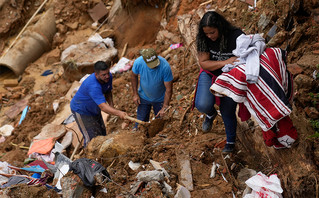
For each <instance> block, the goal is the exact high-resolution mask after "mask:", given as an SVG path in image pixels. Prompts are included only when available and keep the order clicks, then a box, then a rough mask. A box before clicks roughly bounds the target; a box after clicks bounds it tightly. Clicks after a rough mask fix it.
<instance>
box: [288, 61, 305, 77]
mask: <svg viewBox="0 0 319 198" xmlns="http://www.w3.org/2000/svg"><path fill="white" fill-rule="evenodd" d="M287 69H288V71H289V72H290V73H291V74H292V75H294V76H296V75H298V74H301V73H302V72H303V68H301V67H300V66H299V65H298V64H297V63H294V64H288V66H287Z"/></svg>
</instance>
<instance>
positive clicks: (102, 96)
mask: <svg viewBox="0 0 319 198" xmlns="http://www.w3.org/2000/svg"><path fill="white" fill-rule="evenodd" d="M112 79H113V77H112V75H111V73H110V64H109V63H106V62H103V61H98V62H96V63H95V64H94V73H93V74H91V75H90V76H89V77H87V78H86V79H85V80H84V81H83V83H82V84H81V86H80V88H79V90H78V91H77V92H76V94H75V96H74V97H73V98H72V100H71V104H70V107H71V111H72V113H73V114H74V117H75V121H76V123H77V124H78V126H79V129H80V131H81V133H82V134H83V137H84V146H86V145H87V144H88V142H89V141H90V140H91V139H92V138H94V137H96V136H99V135H103V136H105V135H106V128H105V125H104V122H103V119H102V114H101V111H104V112H105V113H108V114H112V115H116V116H119V117H120V118H122V119H124V118H125V116H127V114H126V113H125V112H123V111H120V110H118V109H115V108H114V106H113V96H112ZM106 102H107V103H106Z"/></svg>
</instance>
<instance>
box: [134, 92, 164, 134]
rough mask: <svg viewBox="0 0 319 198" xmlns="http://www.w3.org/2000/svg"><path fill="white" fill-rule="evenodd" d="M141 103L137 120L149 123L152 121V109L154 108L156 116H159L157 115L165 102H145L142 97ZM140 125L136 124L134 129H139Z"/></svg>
mask: <svg viewBox="0 0 319 198" xmlns="http://www.w3.org/2000/svg"><path fill="white" fill-rule="evenodd" d="M140 101H141V103H140V104H139V105H138V107H137V119H138V120H142V121H145V122H148V121H149V120H150V113H151V109H152V107H153V111H154V114H155V115H157V113H158V112H159V111H160V110H161V109H162V106H163V102H150V101H147V100H144V99H143V98H141V97H140ZM137 126H138V123H135V126H134V128H137Z"/></svg>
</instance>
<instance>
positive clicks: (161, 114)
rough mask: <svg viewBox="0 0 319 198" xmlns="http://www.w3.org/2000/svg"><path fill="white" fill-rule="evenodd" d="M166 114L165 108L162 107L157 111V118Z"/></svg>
mask: <svg viewBox="0 0 319 198" xmlns="http://www.w3.org/2000/svg"><path fill="white" fill-rule="evenodd" d="M164 115H165V109H164V108H162V109H161V110H160V111H159V112H158V113H157V115H156V116H155V118H162V117H164Z"/></svg>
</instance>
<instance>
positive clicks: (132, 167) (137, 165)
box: [128, 161, 141, 170]
mask: <svg viewBox="0 0 319 198" xmlns="http://www.w3.org/2000/svg"><path fill="white" fill-rule="evenodd" d="M128 166H129V167H130V168H131V169H132V170H137V169H138V168H139V167H140V166H141V164H140V163H134V162H132V161H130V162H129V163H128Z"/></svg>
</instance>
